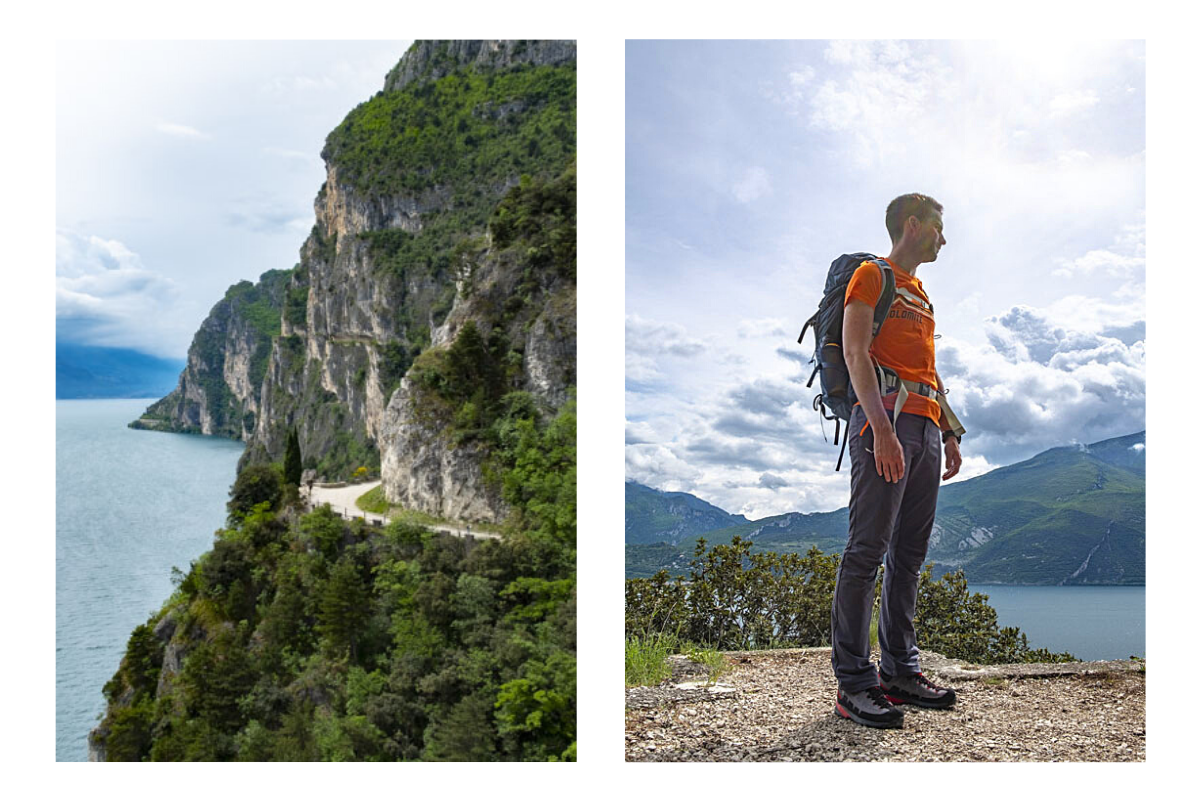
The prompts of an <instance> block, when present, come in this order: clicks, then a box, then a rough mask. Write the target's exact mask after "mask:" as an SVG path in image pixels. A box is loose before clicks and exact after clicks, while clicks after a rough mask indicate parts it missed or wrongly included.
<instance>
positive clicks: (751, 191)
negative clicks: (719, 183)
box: [731, 167, 771, 203]
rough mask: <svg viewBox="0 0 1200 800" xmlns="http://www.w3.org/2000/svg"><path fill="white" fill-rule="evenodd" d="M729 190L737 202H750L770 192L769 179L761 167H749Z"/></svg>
mask: <svg viewBox="0 0 1200 800" xmlns="http://www.w3.org/2000/svg"><path fill="white" fill-rule="evenodd" d="M731 191H732V192H733V196H734V197H735V198H737V201H738V202H739V203H751V202H753V201H755V200H757V199H759V198H760V197H766V196H767V195H769V194H771V179H770V178H769V177H768V176H767V171H766V170H765V169H763V168H762V167H750V168H749V169H747V170H746V172H745V174H743V175H742V177H741V178H740V179H739V180H738V181H737V182H735V183H734V184H733V187H732V189H731Z"/></svg>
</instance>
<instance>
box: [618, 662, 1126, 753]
mask: <svg viewBox="0 0 1200 800" xmlns="http://www.w3.org/2000/svg"><path fill="white" fill-rule="evenodd" d="M829 657H830V651H829V648H813V649H805V650H775V651H766V652H762V651H760V652H752V653H727V654H726V661H727V663H728V664H729V665H730V667H731V669H730V670H729V671H728V672H726V673H725V674H724V675H722V676H721V677H720V680H719V681H718V683H716V684H715V685H713V686H708V685H706V683H705V677H704V674H703V669H702V668H700V667H699V666H698V665H695V664H692V663H691V662H688V661H687V660H686V659H685V658H684V657H683V656H674V657H672V661H673V663H672V667H673V670H674V674H673V675H672V677H671V679H669V680H668V681H666V682H664V683H663V684H661V685H660V686H655V687H633V688H628V689H626V690H625V706H626V711H625V758H626V760H627V761H1144V760H1145V759H1146V702H1145V701H1146V676H1145V672H1144V666H1145V664H1144V662H1129V661H1095V662H1075V663H1073V664H1044V665H1030V664H1014V665H993V666H987V667H977V666H974V665H970V664H964V663H963V662H958V661H951V660H948V659H945V658H942V657H940V656H938V655H936V654H934V653H923V654H922V656H921V663H922V667H923V669H924V670H925V673H926V675H929V676H930V677H931V678H932V679H933V680H934V681H935V682H939V683H943V684H946V685H950V686H953V687H954V690H955V692H956V693H957V695H958V703H957V705H956V706H955V707H954V708H953V709H950V710H947V711H934V710H929V709H919V708H913V707H912V706H904V707H903V709H904V712H905V717H904V727H903V728H902V729H896V730H877V729H872V728H866V727H863V726H861V725H857V724H855V723H853V722H850V721H849V720H845V719H842V718H840V717H838V716H836V715H835V714H834V712H833V701H834V696H835V693H836V684H835V682H834V679H833V674H832V671H831V669H830V665H829Z"/></svg>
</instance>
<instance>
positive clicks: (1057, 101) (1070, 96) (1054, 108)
mask: <svg viewBox="0 0 1200 800" xmlns="http://www.w3.org/2000/svg"><path fill="white" fill-rule="evenodd" d="M1098 102H1100V99H1099V98H1098V97H1096V93H1095V92H1094V91H1091V90H1088V91H1075V92H1066V93H1064V94H1060V95H1056V96H1055V97H1053V98H1052V99H1051V100H1050V103H1049V106H1048V107H1049V109H1050V113H1051V114H1057V115H1065V114H1074V113H1075V112H1077V111H1082V110H1084V109H1087V108H1091V107H1092V106H1094V105H1096V103H1098Z"/></svg>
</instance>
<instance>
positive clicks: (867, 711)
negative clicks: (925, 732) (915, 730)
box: [833, 686, 904, 728]
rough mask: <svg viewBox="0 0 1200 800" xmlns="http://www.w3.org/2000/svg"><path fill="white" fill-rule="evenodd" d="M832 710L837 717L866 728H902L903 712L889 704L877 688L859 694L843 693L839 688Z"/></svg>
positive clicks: (881, 691)
mask: <svg viewBox="0 0 1200 800" xmlns="http://www.w3.org/2000/svg"><path fill="white" fill-rule="evenodd" d="M833 710H834V711H836V712H837V714H838V716H840V717H845V718H846V719H848V720H851V721H853V722H857V723H858V724H859V725H866V726H867V727H868V728H902V727H904V712H903V711H901V710H900V709H898V708H896V707H895V706H893V705H892V704H891V703H889V702H888V699H887V697H885V696H884V694H883V690H882V689H880V688H879V687H878V686H871V687H870V688H867V689H864V690H863V691H861V692H843V691H842V690H841V689H840V688H839V689H838V693H837V703H835V704H834V707H833Z"/></svg>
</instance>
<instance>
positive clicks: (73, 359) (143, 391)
mask: <svg viewBox="0 0 1200 800" xmlns="http://www.w3.org/2000/svg"><path fill="white" fill-rule="evenodd" d="M184 366H186V362H185V361H184V360H183V359H182V358H157V357H155V356H151V355H147V354H145V353H142V352H139V351H137V350H127V349H122V348H117V347H90V346H88V345H81V344H72V343H70V342H56V343H55V348H54V397H55V399H58V400H68V399H84V398H103V397H161V396H162V395H164V394H166V393H167V392H169V391H171V389H173V388H174V387H175V384H176V383H178V382H179V373H180V372H182V371H183V368H184Z"/></svg>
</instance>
